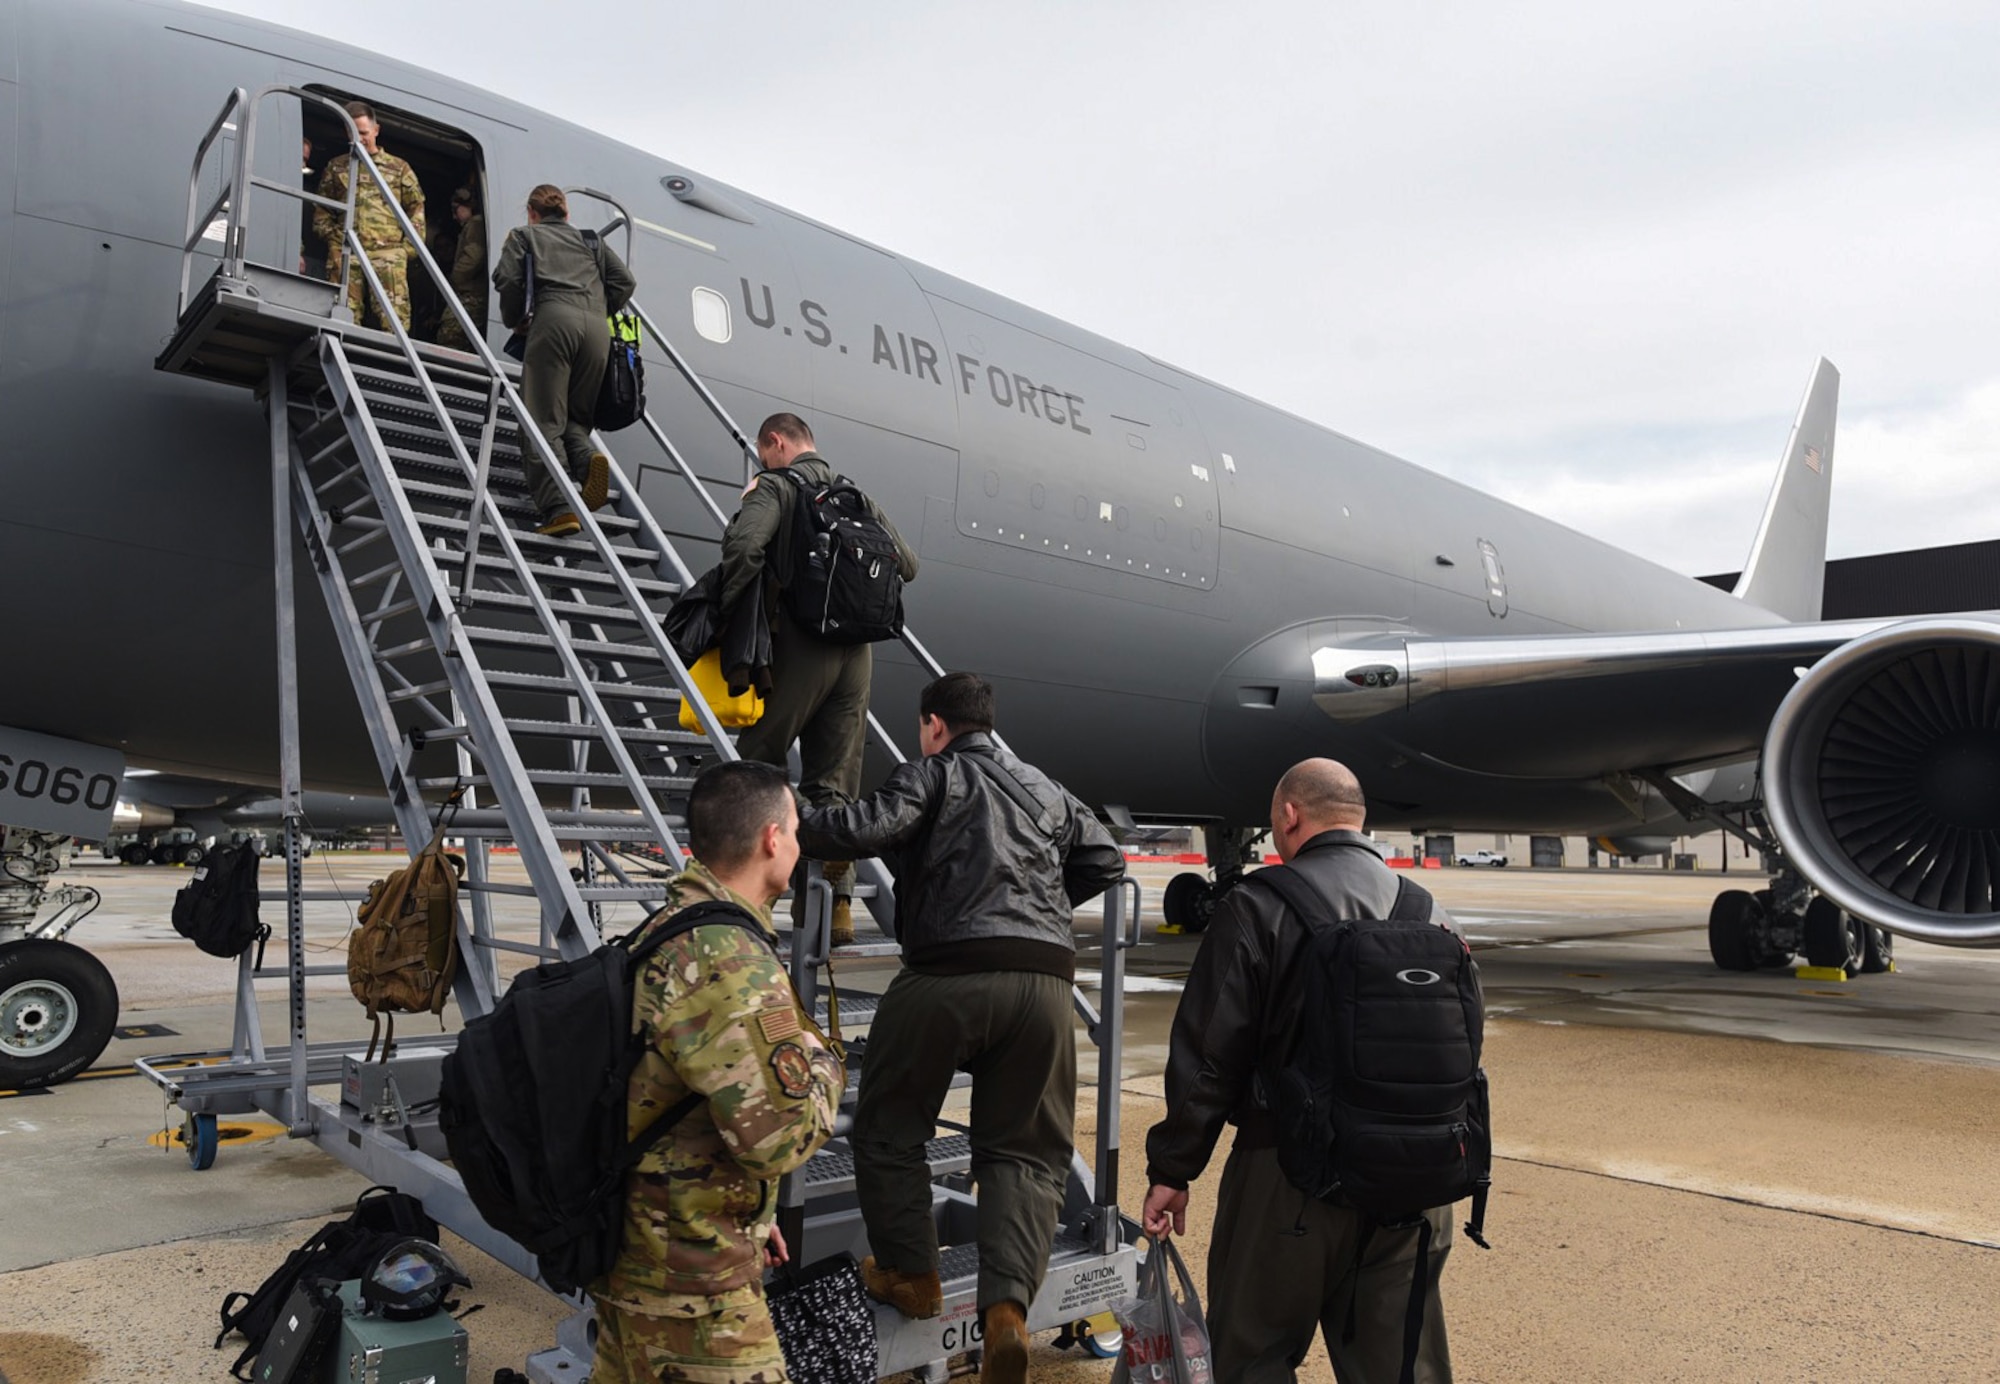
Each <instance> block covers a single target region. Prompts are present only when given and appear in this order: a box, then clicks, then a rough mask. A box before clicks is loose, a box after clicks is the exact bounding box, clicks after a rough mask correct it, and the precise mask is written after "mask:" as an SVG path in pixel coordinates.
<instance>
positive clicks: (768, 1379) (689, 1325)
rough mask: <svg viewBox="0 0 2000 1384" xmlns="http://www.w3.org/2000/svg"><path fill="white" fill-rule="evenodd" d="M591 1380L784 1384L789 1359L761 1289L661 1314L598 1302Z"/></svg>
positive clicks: (601, 1383)
mask: <svg viewBox="0 0 2000 1384" xmlns="http://www.w3.org/2000/svg"><path fill="white" fill-rule="evenodd" d="M718 1302H719V1303H721V1304H722V1305H721V1306H719V1307H718V1306H717V1303H718ZM681 1304H685V1305H686V1306H685V1310H683V1309H682V1306H681ZM702 1308H709V1309H711V1310H708V1311H703V1310H701V1309H702ZM590 1380H591V1384H669V1382H670V1381H672V1384H683V1382H684V1384H786V1377H785V1356H784V1352H783V1351H781V1350H779V1349H778V1335H777V1331H776V1329H775V1328H773V1327H772V1325H771V1311H770V1308H768V1307H767V1306H765V1304H764V1291H763V1288H762V1287H761V1286H758V1287H753V1288H745V1289H742V1290H740V1291H738V1292H735V1293H730V1294H727V1295H725V1296H724V1297H723V1298H721V1299H703V1298H682V1299H678V1300H675V1301H673V1302H671V1303H670V1304H668V1305H667V1306H666V1309H665V1310H664V1311H662V1312H659V1313H654V1312H637V1311H632V1310H630V1309H629V1307H625V1306H615V1305H613V1304H612V1303H609V1302H606V1301H605V1300H604V1299H603V1298H598V1299H597V1358H596V1361H595V1362H594V1363H593V1364H592V1365H591V1367H590Z"/></svg>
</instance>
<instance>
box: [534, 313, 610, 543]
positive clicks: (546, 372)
mask: <svg viewBox="0 0 2000 1384" xmlns="http://www.w3.org/2000/svg"><path fill="white" fill-rule="evenodd" d="M610 355H611V332H610V328H608V327H606V326H605V324H604V316H603V314H602V313H595V312H592V311H591V310H590V306H589V304H588V302H587V301H586V300H584V299H582V298H571V297H557V296H554V295H552V294H548V293H544V294H543V295H542V296H541V297H538V298H537V299H536V300H535V315H534V318H533V320H532V321H530V323H529V324H528V349H527V352H526V355H525V357H524V358H523V360H522V361H521V402H522V403H524V404H526V405H527V406H528V416H529V417H531V418H533V419H534V420H535V426H537V427H538V428H540V429H541V430H542V436H543V437H546V438H547V439H548V440H549V448H550V450H552V451H553V452H554V453H555V454H556V456H558V457H560V458H562V459H563V460H564V461H566V462H567V463H568V465H569V472H570V475H571V476H573V477H581V476H582V475H583V474H584V473H585V472H586V471H587V470H588V468H589V466H590V456H591V453H592V452H594V451H596V450H597V449H596V448H595V447H593V446H592V445H591V442H590V430H591V428H592V427H593V426H595V424H596V420H597V391H598V390H599V389H601V388H603V386H604V363H605V361H606V360H608V359H609V358H610ZM521 469H522V470H523V471H525V472H526V473H527V477H528V487H529V489H531V490H532V491H534V494H535V504H536V505H537V506H539V507H540V509H541V511H542V513H543V514H544V515H547V514H549V513H551V512H553V511H556V510H564V509H568V508H569V503H568V502H567V501H566V500H564V499H563V498H562V491H561V490H559V489H558V488H557V486H556V481H555V478H554V477H553V476H551V475H549V473H548V470H547V468H545V467H544V466H543V465H542V460H541V456H540V454H539V453H537V452H536V450H535V445H534V443H532V442H530V441H528V440H527V439H526V438H523V439H522V441H521Z"/></svg>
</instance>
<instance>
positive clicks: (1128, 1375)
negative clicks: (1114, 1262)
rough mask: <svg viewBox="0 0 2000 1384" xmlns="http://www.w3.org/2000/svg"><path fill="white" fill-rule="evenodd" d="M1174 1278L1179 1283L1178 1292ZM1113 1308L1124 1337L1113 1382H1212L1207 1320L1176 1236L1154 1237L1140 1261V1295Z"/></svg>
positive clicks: (1164, 1383)
mask: <svg viewBox="0 0 2000 1384" xmlns="http://www.w3.org/2000/svg"><path fill="white" fill-rule="evenodd" d="M1169 1266H1171V1274H1170V1273H1169ZM1175 1279H1178V1280H1179V1282H1180V1294H1179V1295H1178V1296H1176V1295H1175V1293H1174V1280H1175ZM1112 1312H1113V1313H1114V1314H1115V1315H1116V1316H1117V1318H1118V1325H1119V1327H1120V1329H1122V1330H1123V1331H1124V1333H1125V1342H1124V1347H1123V1349H1121V1350H1120V1351H1119V1353H1118V1367H1117V1368H1116V1369H1115V1370H1113V1371H1112V1375H1111V1384H1208V1381H1209V1376H1210V1373H1211V1371H1210V1368H1209V1356H1208V1323H1207V1321H1206V1320H1204V1319H1203V1317H1202V1315H1201V1296H1200V1294H1198V1293H1196V1292H1195V1290H1194V1280H1193V1279H1192V1278H1190V1277H1189V1276H1188V1271H1187V1265H1186V1263H1184V1262H1183V1261H1182V1259H1181V1256H1180V1251H1179V1250H1177V1249H1175V1248H1174V1242H1173V1240H1172V1239H1170V1238H1169V1237H1167V1236H1164V1235H1163V1236H1161V1237H1160V1238H1158V1239H1156V1240H1154V1241H1153V1242H1152V1249H1151V1250H1150V1251H1149V1252H1148V1253H1147V1255H1146V1262H1145V1263H1143V1264H1141V1265H1140V1266H1139V1296H1137V1297H1136V1298H1133V1299H1132V1300H1131V1301H1129V1302H1123V1303H1120V1304H1119V1305H1118V1306H1116V1307H1114V1308H1113V1309H1112Z"/></svg>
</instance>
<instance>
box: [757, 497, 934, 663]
mask: <svg viewBox="0 0 2000 1384" xmlns="http://www.w3.org/2000/svg"><path fill="white" fill-rule="evenodd" d="M777 474H779V475H782V476H785V477H787V478H788V479H790V480H791V481H792V483H793V486H794V494H795V496H796V499H795V501H794V503H793V505H792V544H791V551H790V552H789V553H787V554H785V555H784V560H783V562H782V564H781V566H780V568H779V571H778V584H779V586H780V587H782V588H783V591H784V604H785V609H786V610H787V611H789V612H790V613H791V617H792V618H793V619H794V620H796V621H798V622H799V623H800V624H801V625H803V626H805V627H806V629H808V630H810V631H811V632H812V633H813V634H815V635H817V636H818V637H819V638H820V639H823V640H825V641H826V642H827V643H829V644H873V643H874V642H876V641H877V640H880V639H894V638H896V637H897V636H899V635H900V634H902V632H903V569H902V566H901V565H900V563H899V561H898V559H897V553H896V539H895V535H893V534H892V533H890V532H889V528H888V525H886V524H884V523H883V522H882V521H881V520H880V519H878V518H876V517H875V511H874V509H873V508H872V507H871V506H870V505H869V503H868V497H867V496H866V495H864V494H862V493H861V487H859V486H857V485H856V484H855V483H854V482H853V481H851V480H849V479H847V477H845V476H835V477H834V478H833V480H832V482H831V483H829V484H827V485H823V486H816V485H814V484H812V482H810V481H808V480H806V479H805V478H804V477H803V476H799V475H796V474H794V473H793V472H792V471H791V470H790V469H789V468H787V469H784V470H781V471H779V472H778V473H777Z"/></svg>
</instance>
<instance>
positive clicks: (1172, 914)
mask: <svg viewBox="0 0 2000 1384" xmlns="http://www.w3.org/2000/svg"><path fill="white" fill-rule="evenodd" d="M1265 831H1266V828H1264V827H1226V826H1216V827H1207V828H1204V829H1203V832H1202V835H1203V836H1204V837H1205V838H1206V839H1207V841H1208V867H1209V869H1210V870H1211V871H1213V872H1214V875H1215V879H1214V882H1213V883H1211V882H1210V881H1209V880H1208V878H1207V877H1206V876H1203V875H1198V874H1194V873H1192V872H1190V873H1188V874H1184V875H1175V876H1174V877H1173V878H1172V879H1171V880H1169V881H1167V887H1166V889H1165V890H1164V891H1163V892H1162V893H1161V895H1160V911H1161V912H1162V913H1163V914H1165V915H1166V925H1167V928H1168V929H1169V930H1170V931H1173V932H1201V931H1204V930H1205V929H1206V928H1207V927H1208V921H1209V919H1210V918H1213V917H1214V916H1215V905H1216V904H1217V903H1219V902H1220V901H1221V899H1222V896H1223V895H1224V894H1227V893H1228V892H1229V891H1230V890H1231V889H1234V888H1235V887H1236V883H1237V881H1238V880H1240V879H1242V878H1243V872H1244V871H1245V870H1246V869H1248V868H1249V867H1250V866H1251V865H1254V864H1256V863H1257V858H1258V857H1257V843H1258V842H1259V841H1261V840H1263V839H1264V835H1265Z"/></svg>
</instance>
